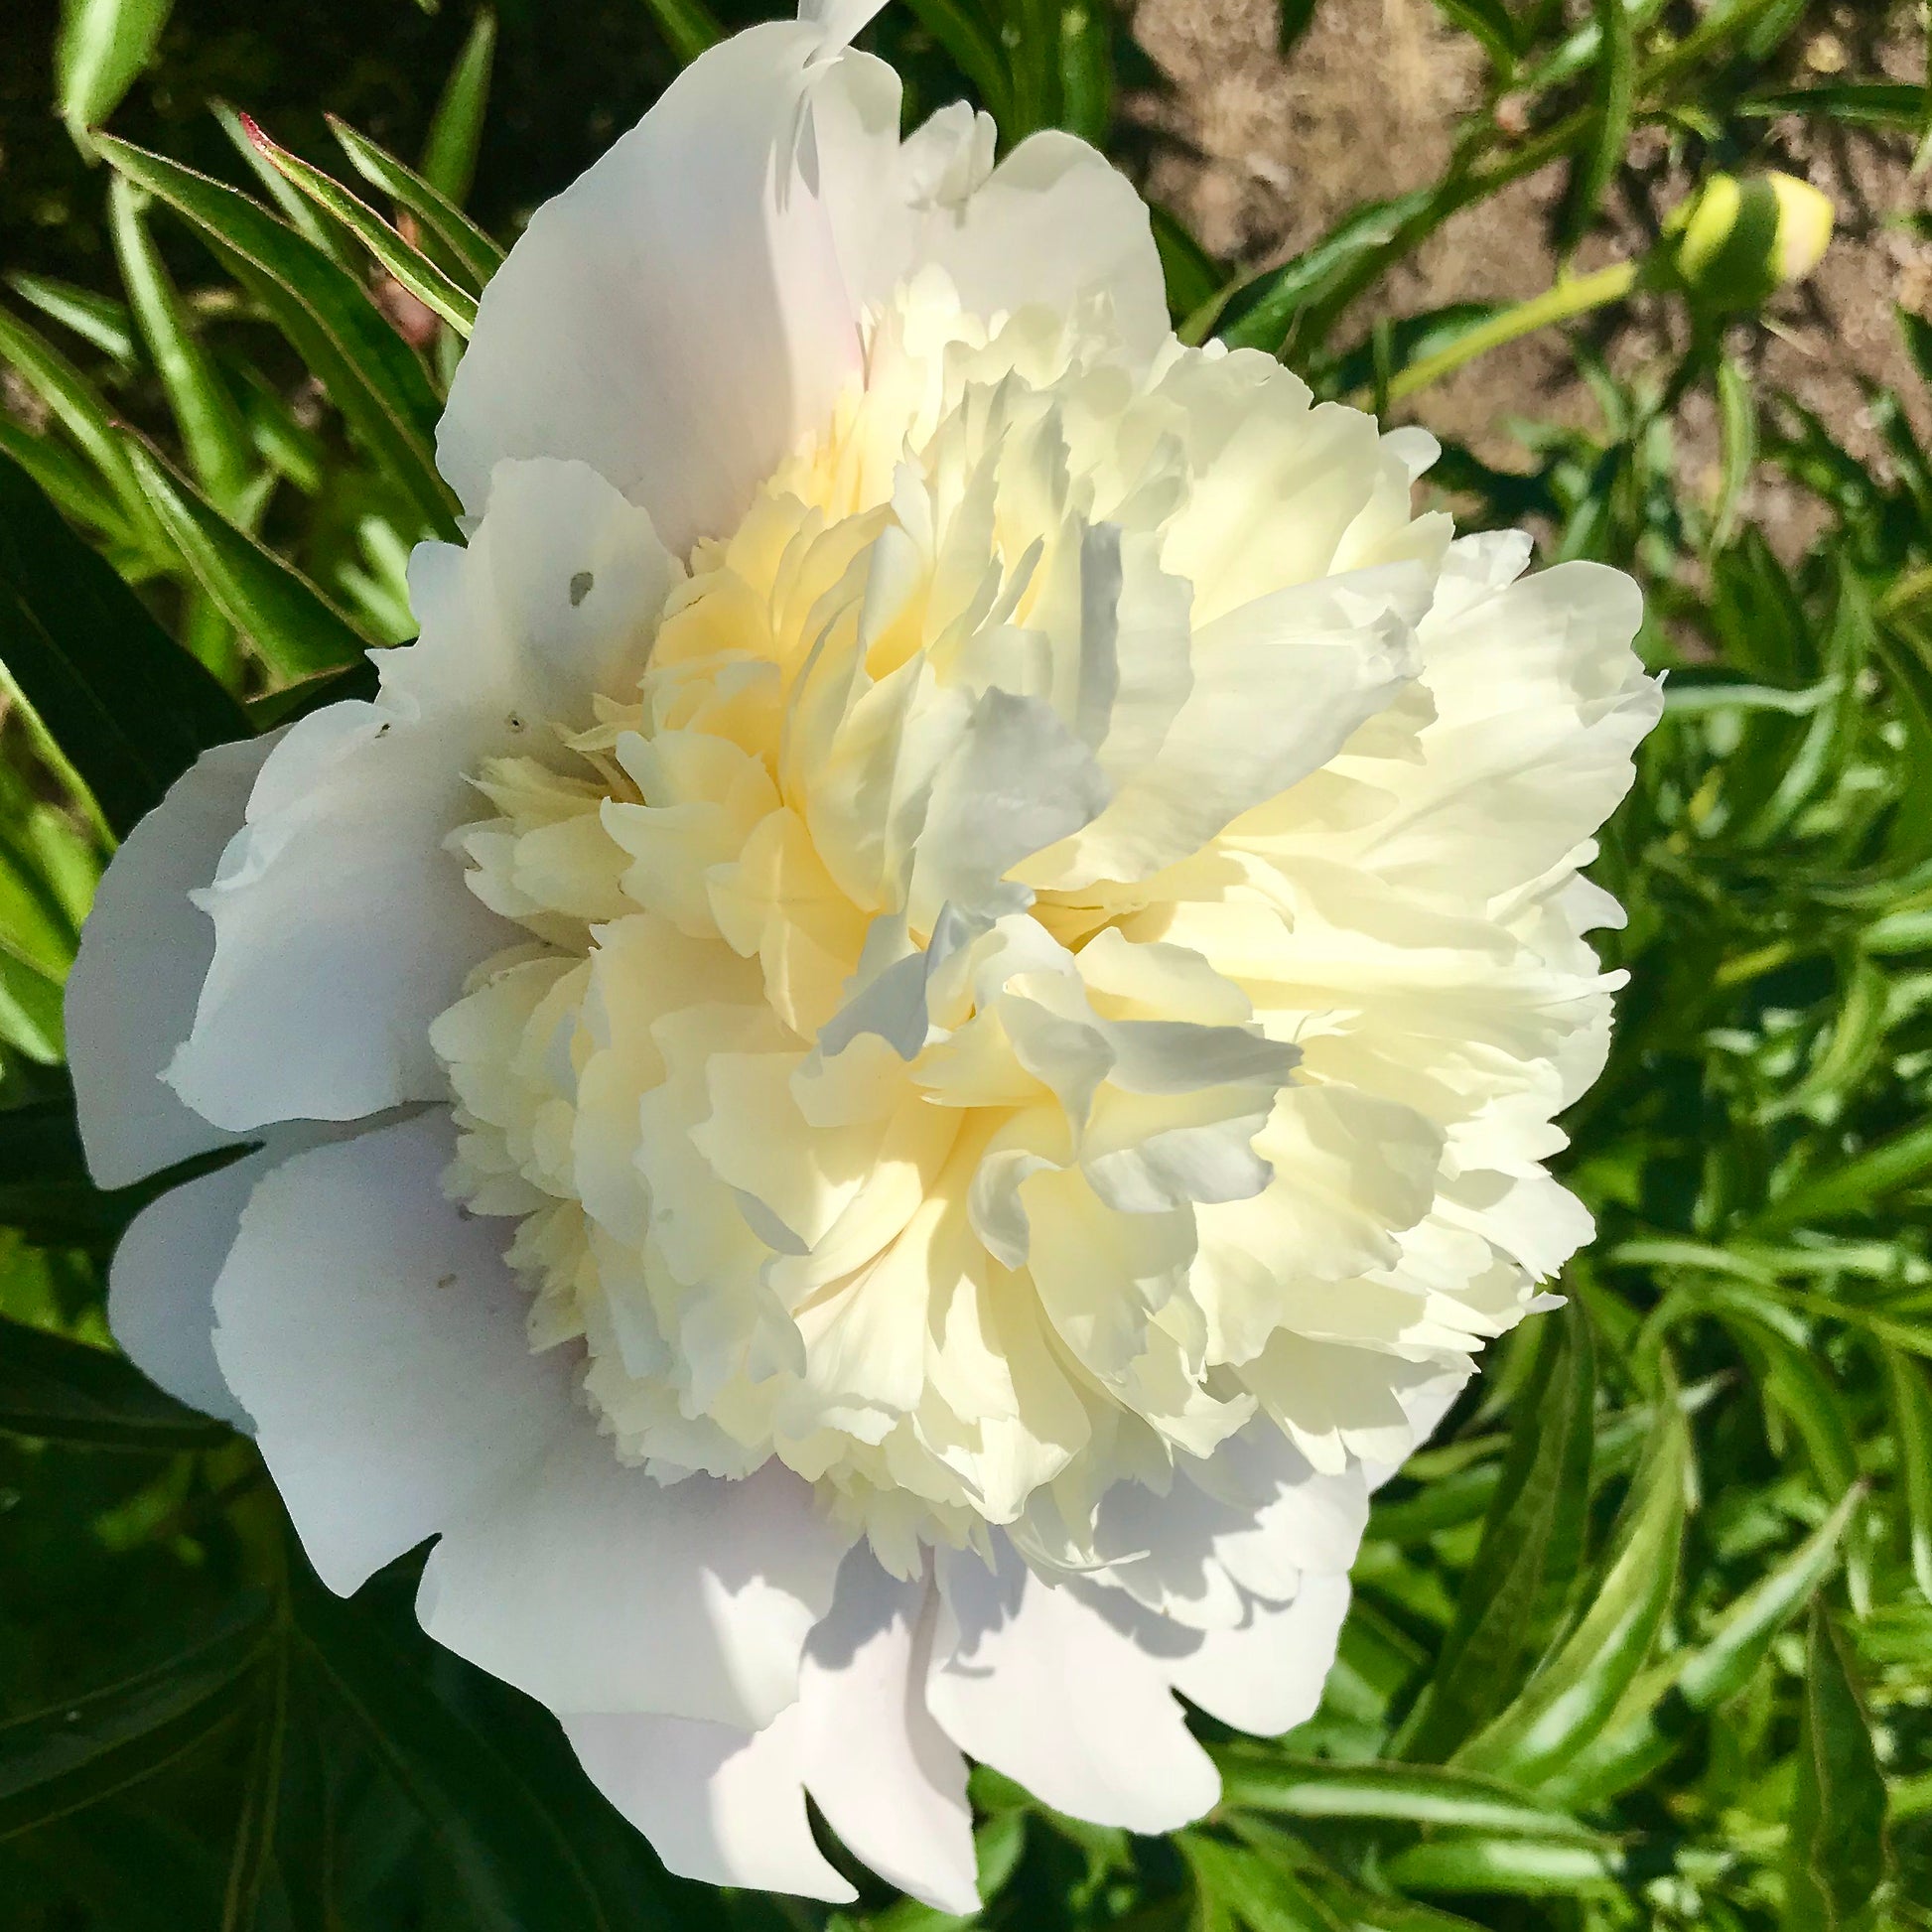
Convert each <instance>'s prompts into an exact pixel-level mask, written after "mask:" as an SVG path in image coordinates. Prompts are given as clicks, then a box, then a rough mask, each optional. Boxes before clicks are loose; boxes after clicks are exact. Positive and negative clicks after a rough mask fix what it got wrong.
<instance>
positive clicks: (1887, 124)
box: [1735, 80, 1925, 131]
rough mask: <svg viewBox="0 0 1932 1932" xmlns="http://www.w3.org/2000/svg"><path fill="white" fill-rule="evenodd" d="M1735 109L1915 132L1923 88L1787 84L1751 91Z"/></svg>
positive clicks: (1899, 84)
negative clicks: (1776, 88)
mask: <svg viewBox="0 0 1932 1932" xmlns="http://www.w3.org/2000/svg"><path fill="white" fill-rule="evenodd" d="M1735 111H1736V112H1737V113H1739V114H1744V115H1748V116H1750V117H1751V118H1753V119H1756V120H1774V119H1778V118H1780V117H1782V116H1783V115H1786V114H1818V115H1823V116H1824V117H1825V118H1826V119H1828V120H1834V121H1838V122H1840V123H1841V124H1842V125H1844V126H1846V127H1884V128H1892V127H1896V128H1908V129H1911V130H1913V131H1916V130H1917V129H1918V128H1919V127H1920V125H1921V124H1922V122H1923V120H1924V116H1925V89H1924V88H1923V87H1919V86H1913V85H1911V84H1910V83H1908V82H1903V81H1873V80H1845V81H1833V82H1831V83H1830V84H1828V85H1825V86H1818V87H1790V88H1786V89H1784V90H1783V91H1781V92H1778V93H1768V94H1753V95H1752V96H1751V97H1750V98H1749V99H1746V100H1740V101H1739V102H1738V103H1737V106H1736V109H1735Z"/></svg>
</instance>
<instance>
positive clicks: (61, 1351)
mask: <svg viewBox="0 0 1932 1932" xmlns="http://www.w3.org/2000/svg"><path fill="white" fill-rule="evenodd" d="M0 1429H5V1430H10V1431H12V1432H14V1433H15V1434H18V1435H21V1436H35V1437H40V1438H43V1439H44V1440H46V1441H49V1442H59V1443H75V1444H84V1445H87V1446H90V1447H92V1448H95V1449H132V1450H150V1451H168V1450H173V1449H207V1448H212V1447H214V1446H215V1445H217V1444H220V1443H225V1442H227V1441H229V1440H230V1436H229V1431H228V1429H227V1428H226V1427H225V1425H223V1424H221V1423H218V1422H213V1421H211V1420H210V1419H209V1418H208V1417H207V1416H204V1415H201V1414H199V1413H197V1411H195V1410H193V1409H190V1408H187V1407H185V1406H184V1405H183V1404H181V1403H179V1402H177V1401H175V1400H174V1398H173V1397H172V1396H167V1395H163V1394H162V1392H161V1391H160V1390H159V1389H157V1388H155V1387H154V1386H153V1384H152V1383H150V1382H149V1381H148V1379H147V1378H146V1377H145V1376H144V1375H142V1374H141V1372H140V1371H139V1370H138V1369H137V1368H135V1367H134V1366H133V1365H132V1364H131V1363H129V1362H126V1361H123V1360H122V1359H121V1358H120V1357H119V1356H118V1355H109V1354H108V1353H107V1352H106V1351H105V1350H103V1349H99V1348H90V1347H89V1346H87V1344H86V1343H85V1342H78V1341H69V1340H68V1339H67V1338H66V1337H65V1336H62V1335H54V1334H49V1333H48V1332H47V1331H46V1330H45V1329H41V1328H31V1327H29V1326H28V1325H27V1324H26V1323H25V1322H21V1321H9V1320H7V1319H6V1318H5V1317H4V1316H0Z"/></svg>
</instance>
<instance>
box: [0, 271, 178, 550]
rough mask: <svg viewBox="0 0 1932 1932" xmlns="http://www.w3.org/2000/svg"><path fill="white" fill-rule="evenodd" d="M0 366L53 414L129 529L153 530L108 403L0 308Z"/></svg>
mask: <svg viewBox="0 0 1932 1932" xmlns="http://www.w3.org/2000/svg"><path fill="white" fill-rule="evenodd" d="M0 362H5V363H7V364H9V365H10V366H11V367H12V369H13V371H14V373H15V374H16V375H18V376H19V377H20V379H21V380H22V381H23V382H24V383H26V385H27V386H28V388H29V389H31V390H32V391H33V392H34V394H35V395H37V396H38V397H39V398H40V399H41V401H42V402H44V403H45V404H46V405H47V407H48V409H49V410H50V411H51V412H52V414H53V416H54V419H55V420H56V421H57V422H58V423H59V424H60V425H61V427H62V428H63V429H64V430H66V431H67V433H68V434H69V436H70V437H71V438H72V439H73V441H74V442H75V444H76V445H78V447H79V449H80V451H81V454H82V455H83V456H85V457H86V459H87V460H88V462H90V463H91V464H92V465H93V466H94V469H95V470H96V471H97V472H98V473H99V476H100V479H101V481H102V482H103V483H105V484H106V485H107V487H108V488H109V489H110V490H112V491H113V493H114V495H115V497H116V498H117V500H118V501H119V502H120V504H121V506H122V510H123V513H124V514H125V515H127V516H128V517H129V519H130V520H131V522H132V524H133V527H134V528H135V529H137V530H139V531H141V532H142V534H143V536H144V538H145V537H147V536H148V535H149V533H150V532H151V531H152V523H151V520H150V518H149V516H148V512H147V505H146V504H145V502H144V501H143V500H142V497H141V492H140V487H139V485H138V484H137V483H135V481H134V476H133V473H132V472H131V471H130V470H129V469H128V467H127V460H126V458H125V457H124V456H122V454H121V448H120V442H119V439H118V438H117V437H116V436H115V434H114V427H113V425H114V411H113V410H112V409H111V408H110V407H109V405H108V402H107V398H106V397H105V396H103V395H102V394H101V393H100V391H99V390H98V389H97V388H96V387H95V386H94V385H93V383H91V382H90V381H89V380H88V379H87V378H86V376H84V375H83V374H82V373H81V372H80V370H79V369H77V368H76V367H75V366H74V365H73V363H72V362H71V361H69V359H68V357H67V356H65V355H63V354H62V353H61V351H60V350H59V349H58V348H56V347H55V346H54V345H53V344H52V343H50V342H49V341H48V340H47V338H46V337H45V336H43V335H41V334H40V333H39V331H38V330H35V329H33V328H31V327H30V326H29V325H28V324H27V323H25V322H22V321H21V320H20V318H19V317H17V316H14V315H11V314H9V313H8V311H7V310H5V309H0Z"/></svg>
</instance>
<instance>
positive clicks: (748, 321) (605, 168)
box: [437, 21, 860, 555]
mask: <svg viewBox="0 0 1932 1932" xmlns="http://www.w3.org/2000/svg"><path fill="white" fill-rule="evenodd" d="M824 50H825V41H824V36H823V34H822V33H821V31H820V30H819V29H817V28H815V27H812V26H808V25H802V24H798V23H793V22H775V21H774V22H769V23H767V24H765V25H763V26H759V27H755V28H753V29H751V30H750V31H749V32H747V33H743V34H739V35H736V36H734V37H733V38H732V39H731V40H728V41H725V42H724V43H722V44H721V45H720V46H718V47H715V48H713V49H711V50H710V51H709V52H708V53H706V54H704V55H702V56H700V57H699V59H697V60H696V61H694V62H693V63H692V64H691V65H690V66H689V67H688V68H686V69H684V71H683V72H682V73H680V74H679V75H678V77H677V79H676V80H674V81H673V82H672V83H671V85H670V86H669V88H667V89H666V90H665V92H664V94H663V96H662V98H661V99H659V100H658V102H657V104H656V105H655V106H654V107H652V109H651V110H650V112H649V113H648V114H646V115H645V116H644V118H643V120H642V121H641V122H639V124H638V125H637V126H636V127H635V128H633V129H632V130H631V131H630V132H629V133H628V134H626V135H625V136H624V137H623V138H622V139H621V141H619V142H618V143H617V145H616V146H615V147H613V148H612V149H611V150H610V152H609V153H608V154H606V155H605V156H604V158H603V159H602V160H601V161H599V162H598V163H597V165H596V166H595V167H594V168H592V169H591V170H590V171H589V172H588V173H586V174H584V175H582V176H581V177H579V179H578V180H577V181H575V182H574V183H572V185H571V186H570V187H569V188H567V189H566V190H565V191H564V192H563V193H562V194H561V195H559V196H558V197H557V198H556V199H555V200H554V201H551V202H548V203H546V204H545V205H544V206H543V207H540V208H539V209H538V210H537V212H536V214H535V216H534V217H533V218H532V220H531V222H530V225H529V226H528V228H526V229H525V230H524V232H523V234H522V236H521V238H520V239H519V240H518V241H517V243H516V245H515V247H514V248H513V249H511V251H510V255H509V259H508V260H507V261H506V262H504V264H503V266H502V267H501V268H500V269H499V270H498V271H497V272H496V274H495V275H494V276H492V277H491V279H490V283H489V287H488V288H487V289H486V290H485V291H484V292H483V301H482V303H481V305H480V307H479V309H478V314H477V325H476V330H475V333H474V334H473V335H472V337H471V340H470V345H469V347H468V349H467V350H466V351H465V354H464V358H463V363H462V366H461V368H460V369H459V371H458V373H457V378H456V381H455V383H454V384H453V385H452V388H451V391H450V401H449V407H448V409H447V410H446V411H445V413H444V416H443V421H442V424H441V425H440V427H439V428H438V431H437V461H438V463H439V465H440V466H441V468H442V471H443V474H444V475H445V476H446V477H447V478H448V479H449V480H450V482H451V483H452V484H453V485H454V486H455V488H456V491H457V494H458V495H459V496H460V497H462V499H463V503H464V507H465V508H466V509H468V510H469V511H471V512H472V513H473V514H474V513H475V512H477V511H478V510H480V509H481V508H482V507H483V495H484V492H485V489H486V487H487V484H488V482H489V476H490V472H491V471H492V470H493V469H494V467H495V465H496V464H497V462H498V461H499V460H501V459H502V458H504V457H534V456H557V457H575V458H580V459H582V460H583V461H585V462H587V463H589V464H590V465H592V467H593V468H595V469H596V470H598V471H599V472H600V473H602V474H603V475H604V476H605V477H607V478H608V479H609V480H610V481H611V482H612V483H614V484H616V485H617V487H618V488H620V489H621V490H622V491H623V492H624V493H625V494H626V495H627V496H629V497H631V499H632V500H633V501H635V502H638V503H641V504H642V505H643V506H644V507H645V508H646V509H647V510H649V511H650V513H651V516H652V518H653V519H654V520H655V522H656V524H657V527H658V529H659V531H660V532H662V534H663V536H664V538H665V541H666V542H667V543H668V544H669V545H670V547H671V548H672V550H673V551H675V552H676V553H677V554H679V555H683V554H684V553H685V552H686V551H687V550H688V549H689V548H690V546H691V544H692V542H693V540H694V539H695V538H697V537H698V536H700V535H705V534H710V535H723V534H725V533H726V532H728V531H729V530H730V529H731V527H732V526H733V525H734V524H735V523H736V522H737V520H738V518H739V516H740V515H741V514H742V513H743V511H744V508H745V505H746V504H747V502H749V501H750V499H751V494H752V491H753V489H754V488H755V487H756V486H757V485H758V483H760V482H761V481H762V480H763V479H764V478H765V477H767V476H768V475H769V474H770V473H771V472H772V471H773V470H774V469H775V468H776V467H777V464H778V461H779V459H780V458H782V457H783V456H784V455H785V454H786V452H787V451H789V450H790V448H791V447H792V445H793V444H794V443H795V442H796V441H797V439H798V437H799V436H800V435H801V434H802V433H803V432H805V431H806V430H809V429H814V428H816V427H818V426H819V425H820V424H821V423H823V422H825V421H827V420H828V419H829V417H830V413H831V409H832V405H833V402H834V399H835V398H836V397H837V395H838V392H839V389H840V386H841V385H842V384H843V383H844V381H845V380H846V378H847V377H848V376H850V375H852V374H855V373H856V372H857V370H858V368H859V359H860V345H859V331H858V325H857V320H856V318H855V315H854V313H853V309H852V306H851V303H850V300H849V298H848V296H847V293H846V287H845V279H844V276H843V274H842V272H841V270H840V267H839V261H838V255H837V252H836V249H835V247H834V243H833V236H832V229H831V225H830V223H829V221H828V219H827V217H826V214H825V211H824V209H823V208H822V207H820V205H819V202H818V200H817V198H816V197H815V196H813V195H812V194H811V193H810V192H809V191H808V190H807V189H806V188H805V187H804V185H803V183H802V182H801V181H800V180H799V179H798V178H797V174H796V169H795V165H794V158H793V148H794V143H795V142H796V140H797V138H798V133H799V129H800V124H801V117H802V114H803V111H804V104H805V100H806V96H807V93H808V92H809V90H810V88H811V87H812V86H814V85H823V84H826V79H827V77H828V76H829V75H830V74H831V73H833V72H835V71H836V70H837V69H839V68H840V67H841V66H842V65H843V63H844V61H845V60H847V59H852V58H856V57H848V56H839V55H833V56H831V57H830V59H829V60H827V59H823V58H822V57H823V56H824ZM814 56H819V57H821V65H819V66H818V67H816V68H814V67H813V66H812V65H811V63H812V60H813V57H814Z"/></svg>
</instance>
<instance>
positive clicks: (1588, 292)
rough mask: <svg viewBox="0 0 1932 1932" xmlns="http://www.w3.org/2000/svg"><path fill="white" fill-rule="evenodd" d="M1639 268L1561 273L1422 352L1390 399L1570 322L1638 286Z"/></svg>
mask: <svg viewBox="0 0 1932 1932" xmlns="http://www.w3.org/2000/svg"><path fill="white" fill-rule="evenodd" d="M1638 269H1639V264H1638V263H1636V262H1615V263H1612V264H1611V266H1610V267H1608V268H1599V269H1597V270H1596V271H1595V272H1594V273H1592V274H1589V275H1571V276H1565V277H1564V279H1563V280H1562V281H1560V282H1558V283H1557V284H1556V285H1555V287H1553V288H1547V289H1545V290H1544V291H1543V293H1542V294H1541V295H1533V296H1531V297H1530V299H1529V300H1528V301H1527V302H1518V303H1517V304H1516V305H1515V306H1514V307H1513V308H1509V309H1505V310H1504V311H1503V312H1502V314H1501V315H1499V316H1491V317H1490V319H1489V320H1488V321H1487V322H1484V323H1479V324H1478V325H1477V326H1476V327H1475V328H1473V329H1471V330H1470V331H1469V333H1468V334H1467V335H1466V336H1460V337H1458V338H1457V339H1456V340H1455V341H1454V342H1452V343H1451V344H1449V347H1447V348H1445V349H1439V350H1438V351H1437V352H1436V353H1435V354H1434V355H1425V356H1424V357H1423V359H1422V360H1421V361H1420V362H1412V363H1410V365H1409V366H1408V367H1407V368H1406V369H1404V370H1403V371H1402V373H1401V374H1400V375H1398V376H1397V377H1396V378H1395V379H1394V381H1392V382H1391V383H1390V384H1389V400H1390V401H1391V402H1400V401H1401V400H1402V399H1403V397H1405V396H1413V395H1414V394H1415V393H1416V391H1417V390H1418V389H1427V388H1428V387H1429V385H1430V384H1431V383H1432V382H1440V381H1441V380H1442V379H1443V377H1444V376H1446V375H1452V374H1453V373H1454V372H1455V371H1456V370H1457V369H1459V368H1461V367H1462V365H1463V364H1464V363H1465V362H1473V361H1474V360H1475V359H1476V357H1477V356H1478V355H1487V354H1488V353H1489V351H1490V350H1491V349H1492V348H1500V347H1502V345H1504V344H1505V343H1513V342H1515V341H1516V340H1517V339H1518V337H1521V336H1531V335H1534V334H1535V333H1536V331H1537V330H1539V329H1548V328H1550V327H1551V326H1552V325H1554V324H1556V323H1560V322H1570V321H1572V320H1574V319H1575V318H1576V317H1578V316H1581V315H1587V314H1588V313H1589V311H1590V310H1592V309H1600V308H1602V307H1604V306H1605V305H1606V304H1607V303H1611V302H1620V301H1622V299H1623V298H1624V297H1625V296H1626V295H1628V294H1629V293H1630V291H1631V290H1632V289H1633V288H1634V287H1635V286H1636V282H1637V274H1638ZM1354 399H1355V400H1357V401H1360V400H1361V396H1360V395H1359V394H1358V395H1357V396H1356V398H1354Z"/></svg>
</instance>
